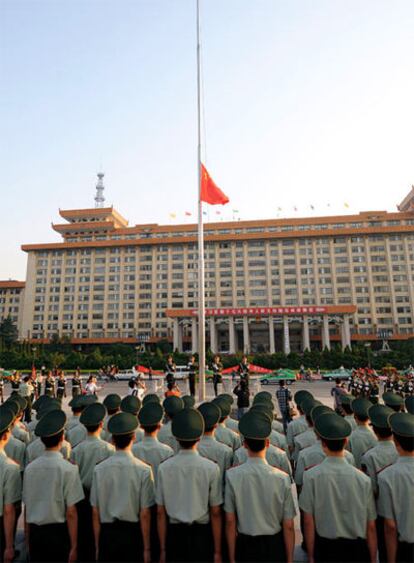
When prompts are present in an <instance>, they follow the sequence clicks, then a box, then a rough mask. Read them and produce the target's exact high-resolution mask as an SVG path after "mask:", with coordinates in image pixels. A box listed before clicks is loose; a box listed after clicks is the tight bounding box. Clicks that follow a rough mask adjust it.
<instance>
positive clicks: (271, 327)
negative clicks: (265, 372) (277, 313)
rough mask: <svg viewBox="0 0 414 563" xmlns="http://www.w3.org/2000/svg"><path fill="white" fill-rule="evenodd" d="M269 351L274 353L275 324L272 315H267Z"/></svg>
mask: <svg viewBox="0 0 414 563" xmlns="http://www.w3.org/2000/svg"><path fill="white" fill-rule="evenodd" d="M269 351H270V353H271V354H274V353H275V352H276V347H275V325H274V324H273V317H269Z"/></svg>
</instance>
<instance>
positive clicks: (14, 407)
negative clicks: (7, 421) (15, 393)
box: [4, 399, 20, 418]
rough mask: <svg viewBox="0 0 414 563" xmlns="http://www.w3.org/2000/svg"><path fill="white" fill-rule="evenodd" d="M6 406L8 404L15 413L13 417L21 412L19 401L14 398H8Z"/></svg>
mask: <svg viewBox="0 0 414 563" xmlns="http://www.w3.org/2000/svg"><path fill="white" fill-rule="evenodd" d="M4 405H5V406H7V408H8V409H9V410H10V411H11V412H12V413H13V417H14V418H16V416H17V415H18V414H19V412H20V406H19V403H18V402H17V401H13V400H12V399H8V400H7V401H6V402H5V403H4Z"/></svg>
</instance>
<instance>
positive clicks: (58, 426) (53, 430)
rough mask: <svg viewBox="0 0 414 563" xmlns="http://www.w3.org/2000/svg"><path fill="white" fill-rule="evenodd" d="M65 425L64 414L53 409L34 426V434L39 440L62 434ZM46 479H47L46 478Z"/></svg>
mask: <svg viewBox="0 0 414 563" xmlns="http://www.w3.org/2000/svg"><path fill="white" fill-rule="evenodd" d="M65 424H66V414H65V413H64V412H63V411H62V410H60V409H57V408H55V409H54V410H51V411H48V412H47V413H45V414H44V415H43V416H42V418H41V419H40V420H39V422H38V423H37V424H36V428H35V434H36V436H39V437H40V438H48V437H49V436H55V435H56V434H59V432H62V430H63V429H64V428H65ZM46 478H47V477H46Z"/></svg>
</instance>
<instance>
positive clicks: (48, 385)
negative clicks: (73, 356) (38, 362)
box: [45, 371, 55, 397]
mask: <svg viewBox="0 0 414 563" xmlns="http://www.w3.org/2000/svg"><path fill="white" fill-rule="evenodd" d="M45 395H47V396H48V397H54V396H55V380H54V379H53V375H52V372H51V371H49V372H48V374H47V377H46V380H45Z"/></svg>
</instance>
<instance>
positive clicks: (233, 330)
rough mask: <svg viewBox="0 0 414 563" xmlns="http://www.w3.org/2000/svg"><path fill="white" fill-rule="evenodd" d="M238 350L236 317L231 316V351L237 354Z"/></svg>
mask: <svg viewBox="0 0 414 563" xmlns="http://www.w3.org/2000/svg"><path fill="white" fill-rule="evenodd" d="M236 352H237V350H236V327H235V324H234V317H231V316H230V317H229V353H230V354H235V353H236Z"/></svg>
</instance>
